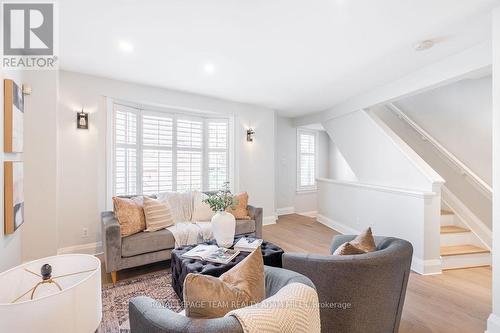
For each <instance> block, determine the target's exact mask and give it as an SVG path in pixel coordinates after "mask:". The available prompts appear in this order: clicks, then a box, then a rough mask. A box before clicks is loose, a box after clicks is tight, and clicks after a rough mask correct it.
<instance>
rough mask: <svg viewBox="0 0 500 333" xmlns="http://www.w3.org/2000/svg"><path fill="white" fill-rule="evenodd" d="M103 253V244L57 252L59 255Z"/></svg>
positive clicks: (96, 243) (78, 246) (85, 245)
mask: <svg viewBox="0 0 500 333" xmlns="http://www.w3.org/2000/svg"><path fill="white" fill-rule="evenodd" d="M102 252H103V249H102V243H101V242H95V243H87V244H81V245H75V246H68V247H62V248H60V249H58V250H57V254H72V253H83V254H100V253H102Z"/></svg>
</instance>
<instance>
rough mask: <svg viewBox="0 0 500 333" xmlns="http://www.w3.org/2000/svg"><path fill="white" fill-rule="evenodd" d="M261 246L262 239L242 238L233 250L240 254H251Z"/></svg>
mask: <svg viewBox="0 0 500 333" xmlns="http://www.w3.org/2000/svg"><path fill="white" fill-rule="evenodd" d="M261 244H262V239H258V238H252V237H242V238H240V239H239V240H238V241H237V242H236V244H234V249H235V250H238V251H242V252H253V251H254V250H256V249H257V248H258V247H259V246H260V245H261Z"/></svg>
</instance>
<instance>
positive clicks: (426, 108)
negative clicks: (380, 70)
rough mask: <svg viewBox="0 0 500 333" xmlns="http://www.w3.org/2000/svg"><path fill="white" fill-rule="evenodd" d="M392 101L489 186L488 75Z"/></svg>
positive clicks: (489, 80) (489, 116)
mask: <svg viewBox="0 0 500 333" xmlns="http://www.w3.org/2000/svg"><path fill="white" fill-rule="evenodd" d="M395 104H396V105H397V106H398V107H399V108H400V109H401V110H402V111H403V112H404V113H405V114H406V115H407V116H409V117H410V118H411V119H412V120H413V121H414V122H416V123H417V124H418V125H419V126H420V127H422V128H423V129H424V130H425V131H426V132H427V133H429V134H430V135H432V136H433V137H434V138H435V139H436V140H437V141H438V142H439V143H440V144H442V145H443V146H444V147H445V148H446V149H447V150H449V151H450V152H451V153H453V154H454V155H455V156H457V157H458V159H459V160H460V161H462V163H464V164H465V165H466V166H467V167H468V168H469V169H471V170H472V171H474V173H476V174H477V175H479V176H480V177H481V179H483V180H484V181H485V182H486V183H488V184H490V185H491V165H492V163H491V161H492V160H491V138H492V134H491V132H492V128H491V107H492V106H491V76H487V77H483V78H480V79H465V80H461V81H458V82H456V83H453V84H450V85H446V86H443V87H440V88H436V89H432V90H429V91H426V92H424V93H421V94H418V95H415V96H411V97H406V98H403V99H400V100H398V101H397V102H396V103H395Z"/></svg>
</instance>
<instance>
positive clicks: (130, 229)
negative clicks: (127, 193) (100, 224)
mask: <svg viewBox="0 0 500 333" xmlns="http://www.w3.org/2000/svg"><path fill="white" fill-rule="evenodd" d="M142 205H143V200H142V198H140V197H134V198H131V199H127V198H119V197H113V206H114V212H115V217H116V219H117V220H118V223H119V224H120V234H121V236H122V237H126V236H130V235H133V234H136V233H138V232H141V231H143V230H144V229H146V219H145V217H144V209H143V208H142Z"/></svg>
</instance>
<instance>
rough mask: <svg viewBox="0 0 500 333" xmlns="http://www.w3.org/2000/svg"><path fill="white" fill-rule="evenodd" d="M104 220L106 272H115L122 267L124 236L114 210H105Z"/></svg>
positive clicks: (102, 218) (103, 236)
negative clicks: (122, 236)
mask: <svg viewBox="0 0 500 333" xmlns="http://www.w3.org/2000/svg"><path fill="white" fill-rule="evenodd" d="M101 222H102V247H103V249H104V263H105V267H106V272H108V273H110V272H115V271H117V270H119V269H120V260H121V257H122V238H121V234H120V224H119V223H118V221H117V220H116V218H115V215H114V213H113V212H103V213H102V214H101Z"/></svg>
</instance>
